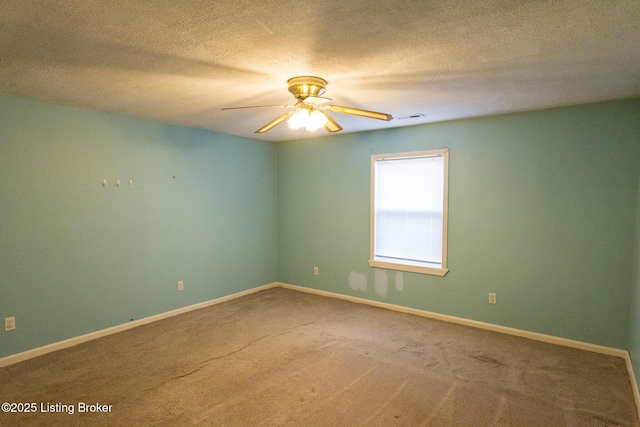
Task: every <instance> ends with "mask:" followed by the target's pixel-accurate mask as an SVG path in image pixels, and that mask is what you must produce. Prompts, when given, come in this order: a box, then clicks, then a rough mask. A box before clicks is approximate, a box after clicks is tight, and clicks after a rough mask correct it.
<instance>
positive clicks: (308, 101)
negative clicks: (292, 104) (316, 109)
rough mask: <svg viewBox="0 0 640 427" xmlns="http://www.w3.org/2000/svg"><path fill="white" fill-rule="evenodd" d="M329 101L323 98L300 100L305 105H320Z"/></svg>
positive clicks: (314, 97) (313, 97)
mask: <svg viewBox="0 0 640 427" xmlns="http://www.w3.org/2000/svg"><path fill="white" fill-rule="evenodd" d="M329 101H331V98H325V97H323V96H307V97H306V98H305V99H303V100H302V102H304V103H305V104H307V105H320V104H324V103H325V102H329Z"/></svg>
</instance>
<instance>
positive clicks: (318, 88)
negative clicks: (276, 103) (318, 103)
mask: <svg viewBox="0 0 640 427" xmlns="http://www.w3.org/2000/svg"><path fill="white" fill-rule="evenodd" d="M287 83H288V84H289V92H291V93H292V94H293V96H295V97H296V99H305V98H307V97H309V96H321V95H322V94H323V93H324V92H325V90H326V86H327V81H326V80H325V79H321V78H320V77H313V76H300V77H293V78H291V79H289V80H287Z"/></svg>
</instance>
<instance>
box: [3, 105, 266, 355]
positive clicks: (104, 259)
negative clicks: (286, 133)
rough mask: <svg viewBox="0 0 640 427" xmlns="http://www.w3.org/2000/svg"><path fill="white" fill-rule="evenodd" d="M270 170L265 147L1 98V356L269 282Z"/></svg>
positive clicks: (139, 121)
mask: <svg viewBox="0 0 640 427" xmlns="http://www.w3.org/2000/svg"><path fill="white" fill-rule="evenodd" d="M276 166H277V146H276V145H275V144H272V143H266V142H261V141H257V140H251V139H243V138H238V137H233V136H228V135H221V134H217V133H212V132H206V131H202V130H195V129H189V128H183V127H178V126H172V125H168V124H161V123H154V122H149V121H142V120H135V119H130V118H126V117H121V116H116V115H109V114H104V113H99V112H94V111H90V110H84V109H78V108H70V107H63V106H58V105H53V104H46V103H41V102H35V101H29V100H21V99H15V98H9V97H0V254H1V255H0V319H2V318H4V317H9V316H16V323H17V329H16V330H15V331H13V332H2V331H0V357H2V356H6V355H9V354H14V353H18V352H21V351H24V350H28V349H31V348H35V347H39V346H42V345H46V344H49V343H53V342H57V341H61V340H64V339H67V338H70V337H74V336H78V335H81V334H85V333H88V332H92V331H96V330H100V329H103V328H107V327H110V326H114V325H118V324H122V323H126V322H128V321H130V320H131V319H140V318H143V317H147V316H151V315H154V314H157V313H162V312H166V311H169V310H172V309H176V308H179V307H184V306H187V305H191V304H194V303H198V302H201V301H206V300H210V299H213V298H217V297H221V296H224V295H228V294H232V293H235V292H239V291H242V290H245V289H249V288H254V287H256V286H260V285H263V284H266V283H270V282H273V281H275V280H276V279H277V270H276V268H277V255H276V250H277V248H276V239H277V233H276V228H277V222H276V220H277V217H276V209H277V204H276V188H277V185H276V178H277V172H276ZM174 177H175V178H174ZM103 178H106V179H107V182H108V184H107V186H106V187H102V186H101V185H100V182H101V180H102V179H103ZM116 179H120V181H121V183H122V184H121V186H120V187H119V188H116V186H115V181H116ZM129 179H133V183H134V185H133V188H129V186H128V181H129ZM178 280H184V283H185V289H184V291H182V292H178V291H177V286H176V285H177V281H178Z"/></svg>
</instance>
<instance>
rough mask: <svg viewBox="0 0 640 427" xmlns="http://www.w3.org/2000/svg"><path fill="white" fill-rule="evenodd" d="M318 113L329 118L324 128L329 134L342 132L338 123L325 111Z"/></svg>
mask: <svg viewBox="0 0 640 427" xmlns="http://www.w3.org/2000/svg"><path fill="white" fill-rule="evenodd" d="M318 111H320V112H321V113H322V114H323V115H324V116H325V117H326V118H327V123H326V124H325V125H324V128H325V129H326V130H328V131H329V132H340V131H341V130H342V126H340V125H339V124H338V122H336V121H335V120H333V117H331V116H330V115H328V114H327V113H325V112H324V111H321V110H318Z"/></svg>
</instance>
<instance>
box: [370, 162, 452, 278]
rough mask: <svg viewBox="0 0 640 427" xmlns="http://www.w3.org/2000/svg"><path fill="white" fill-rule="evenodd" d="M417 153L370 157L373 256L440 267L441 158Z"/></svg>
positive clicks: (443, 174)
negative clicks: (400, 155) (403, 155)
mask: <svg viewBox="0 0 640 427" xmlns="http://www.w3.org/2000/svg"><path fill="white" fill-rule="evenodd" d="M422 153H426V154H422V155H415V156H405V157H397V156H374V157H375V158H374V159H373V160H374V161H373V164H372V166H373V168H374V170H373V176H372V178H373V190H372V196H373V203H372V206H373V218H372V219H373V222H374V224H373V230H372V231H373V233H372V234H373V236H372V237H373V240H374V241H373V248H372V250H373V254H372V255H373V260H374V261H381V262H388V263H393V264H405V265H412V266H419V267H427V268H436V269H441V268H445V267H444V266H443V247H444V245H443V238H445V237H446V232H445V227H444V225H445V223H444V221H445V220H444V216H445V213H446V209H445V203H446V202H445V200H446V199H445V189H446V187H447V186H446V182H445V180H446V165H445V161H446V157H445V156H444V155H443V154H442V153H443V150H439V151H438V152H436V153H437V154H433V153H434V152H422ZM407 154H408V153H407Z"/></svg>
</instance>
